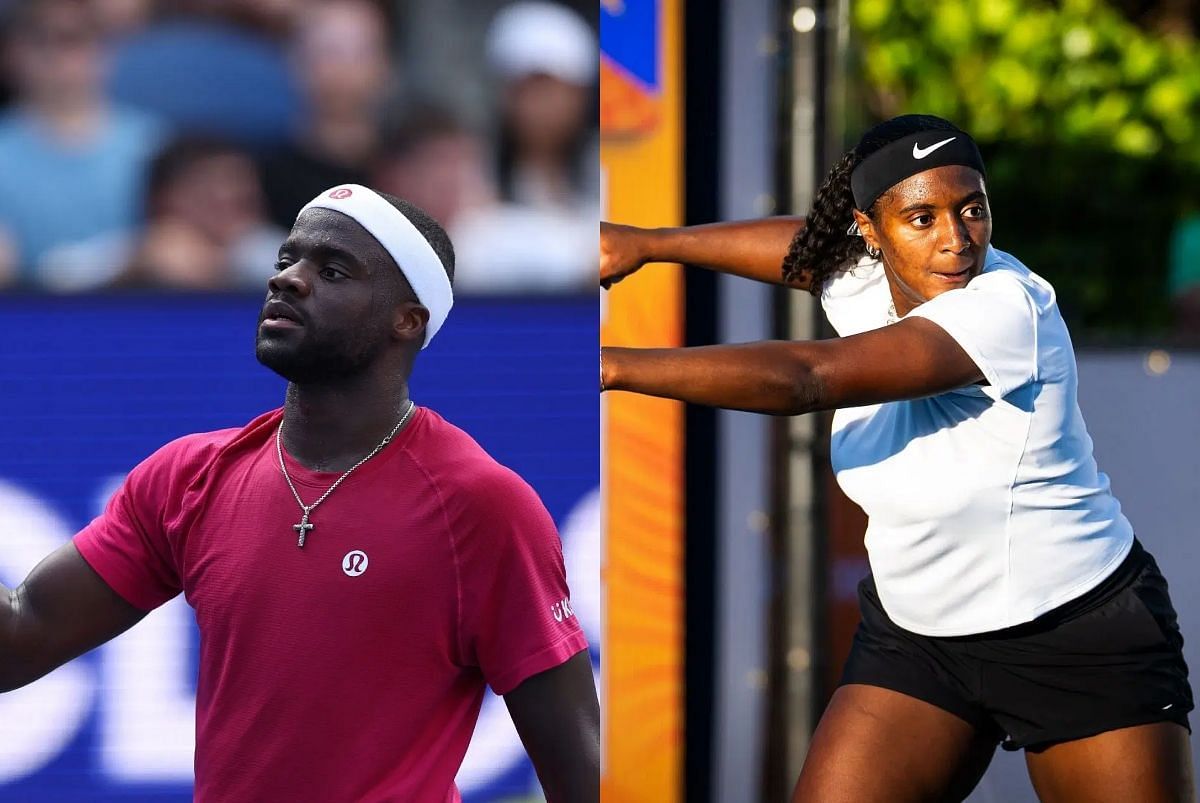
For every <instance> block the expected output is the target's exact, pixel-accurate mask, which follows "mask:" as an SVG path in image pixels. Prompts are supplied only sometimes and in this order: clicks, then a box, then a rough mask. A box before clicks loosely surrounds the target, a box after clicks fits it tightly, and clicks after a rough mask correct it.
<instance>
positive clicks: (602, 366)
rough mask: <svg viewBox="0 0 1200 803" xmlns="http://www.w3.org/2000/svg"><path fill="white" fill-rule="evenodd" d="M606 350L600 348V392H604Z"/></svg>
mask: <svg viewBox="0 0 1200 803" xmlns="http://www.w3.org/2000/svg"><path fill="white" fill-rule="evenodd" d="M604 389H605V388H604V348H603V347H601V348H600V392H601V393H603V392H604Z"/></svg>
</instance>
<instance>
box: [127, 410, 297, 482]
mask: <svg viewBox="0 0 1200 803" xmlns="http://www.w3.org/2000/svg"><path fill="white" fill-rule="evenodd" d="M278 421H279V411H278V410H272V411H270V412H267V413H263V414H262V415H260V416H258V417H257V418H255V419H254V420H253V421H251V422H250V423H248V424H246V425H245V426H241V427H228V428H226V429H216V430H211V431H208V432H193V433H191V434H188V435H183V436H182V437H179V438H176V439H174V440H172V441H169V442H167V443H166V444H164V445H163V446H161V447H159V448H158V449H157V450H156V451H155V452H154V453H153V454H151V455H150V456H149V457H147V458H146V459H145V460H144V461H143V462H142V463H141V465H139V466H138V470H141V471H146V472H150V473H153V474H155V475H158V476H159V477H161V478H164V479H165V478H166V477H165V476H164V475H170V476H179V475H184V476H185V477H192V476H195V475H197V474H198V473H200V472H202V471H204V470H205V469H207V468H208V467H209V466H211V465H212V464H213V463H214V462H215V461H216V459H217V458H218V457H219V456H220V455H221V454H224V453H225V452H226V451H227V450H228V449H229V448H230V447H231V446H233V445H235V444H238V443H241V442H245V441H255V442H257V441H260V440H261V439H262V438H263V437H265V433H266V432H267V430H270V429H272V427H273V426H274V425H276V424H278Z"/></svg>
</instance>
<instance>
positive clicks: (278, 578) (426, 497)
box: [75, 408, 587, 803]
mask: <svg viewBox="0 0 1200 803" xmlns="http://www.w3.org/2000/svg"><path fill="white" fill-rule="evenodd" d="M281 415H282V413H281V411H280V410H275V411H272V412H270V413H267V414H265V415H262V416H260V417H259V418H257V419H255V420H254V421H252V422H250V423H249V424H248V425H247V426H246V427H245V428H243V429H240V430H237V429H229V430H222V431H219V432H210V433H203V434H198V435H190V436H187V437H185V438H180V439H179V440H177V441H174V442H172V443H169V444H167V445H166V446H164V447H163V448H162V449H160V450H158V451H157V452H155V453H154V454H153V455H152V456H150V457H149V458H148V459H147V460H145V461H144V462H143V463H141V464H140V465H139V466H137V468H135V469H134V470H133V471H132V472H131V473H130V475H129V477H128V478H127V479H126V480H125V484H124V485H123V486H122V487H121V489H120V490H119V491H118V492H117V493H116V495H115V496H114V497H113V499H112V500H111V501H110V502H109V504H108V507H107V509H106V510H105V511H104V514H103V515H102V516H100V517H99V518H97V519H96V520H95V521H93V522H92V523H91V524H90V525H88V527H87V528H86V529H84V530H83V531H82V532H80V533H79V534H78V535H77V536H76V537H75V544H76V546H77V547H78V549H79V551H80V553H81V554H82V555H83V557H84V559H85V560H87V562H88V563H89V564H90V565H91V566H92V567H93V568H94V569H95V570H96V571H97V572H98V573H99V574H100V576H101V577H103V578H104V580H105V581H106V582H107V583H108V584H109V585H110V586H112V587H113V589H114V590H115V591H116V592H117V593H118V594H120V595H121V596H122V597H124V598H125V599H126V600H128V601H129V602H130V603H131V604H133V605H135V606H136V607H138V608H142V609H145V610H149V609H151V608H154V607H156V606H158V605H161V604H163V603H164V602H166V601H167V600H169V599H170V598H172V597H173V596H175V595H176V594H178V593H179V592H180V591H181V590H182V591H183V593H184V595H185V596H186V598H187V600H188V602H189V603H190V604H191V605H192V607H193V608H194V609H195V611H196V621H197V622H198V624H199V627H200V674H199V679H198V686H197V695H196V791H195V798H196V800H197V801H201V803H212V802H215V801H222V802H223V801H241V800H297V801H299V800H321V801H351V800H353V801H364V802H365V801H405V802H406V803H409V802H411V803H425V801H429V803H445V802H446V801H457V800H459V795H458V791H457V789H456V788H455V786H454V775H455V773H456V772H457V770H458V768H459V765H460V764H461V763H462V758H463V755H464V753H465V752H466V749H467V744H468V742H469V741H470V738H471V732H472V731H473V730H474V727H475V720H476V718H477V716H478V714H479V708H480V705H481V704H482V702H483V693H484V686H485V684H487V685H490V686H491V687H492V689H493V691H495V692H496V693H497V694H505V693H507V692H509V691H511V690H512V689H514V688H515V687H516V686H518V685H519V684H520V683H521V682H522V681H523V680H525V679H526V678H528V677H530V676H531V675H534V674H537V673H538V672H542V671H545V670H547V669H550V668H552V667H555V666H558V665H559V664H561V663H562V662H564V661H566V660H567V659H568V658H570V657H571V656H573V655H575V654H576V653H578V652H579V651H581V650H583V649H585V648H586V647H587V642H586V640H585V638H584V635H583V632H582V630H581V629H580V626H579V623H578V620H577V619H576V618H575V617H574V616H573V615H571V612H570V610H571V609H570V604H569V603H567V604H564V600H566V599H567V598H568V596H569V594H568V591H567V582H566V575H565V571H564V568H563V558H562V547H561V543H560V541H559V538H558V534H557V532H556V530H555V528H554V523H553V521H552V520H551V518H550V516H549V514H548V513H547V512H546V509H545V507H543V505H542V503H541V501H540V500H539V499H538V497H537V495H536V494H535V493H534V491H533V490H532V489H531V488H530V487H529V486H528V485H527V484H526V483H525V482H524V481H523V480H521V478H520V477H518V476H517V475H516V474H514V473H513V472H512V471H510V470H509V469H507V468H505V467H503V466H501V465H499V464H498V463H496V462H495V461H494V460H492V459H491V457H489V456H488V455H487V454H486V453H485V452H484V451H483V449H482V448H480V446H479V445H478V444H476V443H475V441H474V440H472V439H471V438H470V436H468V435H467V434H466V433H464V432H463V431H462V430H460V429H458V428H457V427H454V426H453V425H451V424H449V423H447V422H446V421H445V420H443V419H442V418H441V417H440V416H438V415H437V414H436V413H434V412H433V411H431V410H428V409H425V408H419V409H417V410H416V411H415V413H414V415H413V418H412V420H411V422H410V423H409V425H408V426H407V427H406V428H405V429H404V430H403V431H402V432H401V433H400V434H399V435H398V436H397V437H396V439H395V440H394V441H393V442H392V443H391V444H389V445H388V446H387V447H386V448H385V449H384V450H383V451H382V452H380V453H379V454H378V455H376V456H375V457H374V458H372V459H371V460H370V461H368V462H367V463H365V464H364V465H363V466H361V467H360V468H359V469H358V470H357V471H355V472H354V473H353V474H352V475H351V476H350V477H349V478H348V479H347V480H346V481H345V482H344V483H343V484H342V485H341V486H339V487H338V488H337V490H335V491H334V492H333V493H332V494H331V495H330V496H329V498H328V499H326V500H325V501H324V502H323V503H322V504H321V505H320V506H319V507H318V508H317V509H316V510H315V511H314V512H313V515H312V519H311V521H312V523H313V524H315V525H316V526H315V529H313V530H311V531H309V533H308V540H307V542H306V544H305V546H304V548H303V549H299V548H297V546H296V536H297V533H296V531H295V530H293V529H292V525H294V524H298V523H299V521H300V507H299V505H297V504H296V500H295V499H294V498H293V497H292V493H291V491H290V490H288V487H287V484H286V482H285V481H284V478H283V475H282V473H281V472H280V470H279V462H278V457H277V456H276V452H275V431H276V429H277V428H278V426H279V421H280V418H281ZM285 459H286V460H287V461H288V464H287V465H288V472H289V473H290V474H291V476H292V478H293V481H294V482H295V483H296V488H297V490H298V491H299V492H300V496H301V498H302V499H304V502H305V503H306V504H311V503H312V502H313V501H314V500H316V499H317V498H318V497H319V496H320V495H321V494H322V493H324V491H325V490H326V489H327V488H328V487H329V486H330V485H331V484H332V483H333V481H334V480H335V479H337V477H338V476H339V474H328V473H319V472H313V471H309V470H307V469H305V468H304V467H302V466H301V465H299V464H298V463H296V462H295V461H294V460H292V459H291V458H290V457H288V456H287V455H286V453H285Z"/></svg>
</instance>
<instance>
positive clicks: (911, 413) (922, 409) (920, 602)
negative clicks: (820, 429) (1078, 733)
mask: <svg viewBox="0 0 1200 803" xmlns="http://www.w3.org/2000/svg"><path fill="white" fill-rule="evenodd" d="M821 301H822V305H823V306H824V308H825V313H826V315H827V316H828V317H829V320H830V322H831V323H832V324H833V326H834V328H835V329H836V330H837V332H838V334H839V335H841V336H843V337H845V336H849V335H853V334H858V333H860V332H864V331H868V330H871V329H877V328H879V327H881V326H884V325H885V324H886V323H887V314H888V308H889V305H890V303H891V296H890V295H889V293H888V285H887V279H886V278H885V276H884V272H883V267H882V265H881V264H880V263H879V262H878V261H875V260H871V259H869V258H863V259H862V260H861V261H860V262H859V263H858V264H857V265H855V266H854V267H852V268H851V269H849V270H847V271H845V272H843V273H840V274H838V275H836V276H835V277H834V278H832V279H831V280H830V281H829V282H827V283H826V286H825V288H824V291H823V292H822V296H821ZM909 315H913V316H920V317H922V318H927V319H929V320H931V321H933V322H934V323H936V324H937V325H938V326H940V327H942V328H943V329H944V330H946V332H947V333H948V334H949V335H950V336H951V337H953V338H954V339H955V340H956V341H957V342H958V344H959V345H960V346H961V347H962V349H963V350H964V351H965V352H966V353H967V354H968V355H969V356H970V357H971V359H973V360H974V361H975V364H976V365H978V366H979V369H980V371H982V373H983V375H984V377H986V379H987V384H985V385H973V386H970V387H965V388H960V389H958V390H954V391H950V392H948V393H942V394H939V395H937V396H930V397H927V398H924V399H915V400H911V401H896V402H888V403H886V404H873V405H868V406H864V407H852V408H845V409H840V410H838V411H837V412H836V413H835V414H834V417H833V436H832V442H831V447H832V462H833V469H834V472H835V473H836V475H837V480H838V484H839V485H841V487H842V489H843V490H844V491H845V492H846V494H847V495H848V496H849V497H850V498H851V499H853V500H854V501H855V502H857V503H858V504H859V505H860V506H861V507H862V508H863V510H864V511H866V513H867V516H868V518H869V524H868V526H867V535H866V545H867V552H868V554H869V556H870V562H871V571H872V573H873V574H874V576H875V583H876V587H877V588H878V591H879V598H880V601H881V602H882V603H883V607H884V610H885V611H887V614H888V616H889V617H891V619H892V620H893V621H895V622H896V624H898V625H900V626H901V627H903V628H905V629H907V630H910V631H913V632H915V633H921V634H924V635H930V636H958V635H966V634H970V633H983V632H988V631H992V630H999V629H1001V628H1005V627H1011V626H1013V625H1018V624H1021V623H1023V622H1028V621H1030V620H1032V619H1034V618H1035V617H1037V616H1039V615H1040V614H1042V613H1045V612H1047V611H1049V610H1052V609H1053V608H1056V607H1058V606H1059V605H1062V604H1063V603H1065V602H1068V601H1070V600H1072V599H1074V598H1076V597H1079V596H1080V595H1082V594H1084V593H1085V592H1087V591H1089V590H1090V589H1092V588H1093V587H1095V586H1096V585H1097V584H1099V583H1100V582H1101V581H1102V580H1103V579H1104V578H1105V577H1107V576H1108V575H1109V574H1110V573H1111V572H1112V571H1113V570H1114V569H1115V568H1116V567H1117V565H1118V564H1119V563H1120V562H1121V560H1122V559H1123V558H1124V557H1125V556H1126V555H1127V554H1128V552H1129V549H1130V547H1131V545H1132V543H1133V529H1132V527H1131V526H1130V524H1129V521H1128V520H1127V519H1126V518H1125V516H1124V515H1123V514H1122V513H1121V506H1120V503H1118V502H1117V500H1116V499H1115V498H1114V497H1113V495H1112V494H1111V493H1110V492H1109V482H1108V477H1107V476H1105V475H1104V474H1103V473H1101V472H1100V471H1098V470H1097V468H1096V461H1095V459H1094V458H1093V456H1092V439H1091V437H1089V436H1088V433H1087V429H1086V428H1085V426H1084V423H1083V417H1082V415H1081V414H1080V411H1079V405H1078V403H1077V400H1076V399H1077V396H1076V392H1077V387H1078V377H1077V374H1076V368H1075V354H1074V350H1073V349H1072V346H1071V338H1070V335H1069V334H1068V333H1067V327H1066V324H1065V323H1064V322H1063V319H1062V315H1061V314H1060V313H1059V310H1058V304H1057V303H1056V301H1055V297H1054V290H1053V288H1052V287H1051V286H1050V285H1049V284H1048V283H1047V282H1046V281H1045V280H1044V279H1042V278H1041V277H1039V276H1037V275H1036V274H1034V273H1033V272H1031V271H1030V270H1029V269H1028V268H1026V267H1025V266H1024V265H1022V264H1021V263H1020V262H1019V261H1017V260H1016V259H1015V258H1014V257H1012V256H1010V255H1008V254H1006V253H1004V252H1002V251H998V250H996V249H994V248H991V247H989V248H988V253H987V257H986V260H985V264H984V269H983V272H982V273H981V274H980V275H979V276H977V277H975V278H974V279H972V280H971V282H970V283H969V284H968V285H967V286H966V287H963V288H959V289H954V290H948V291H946V292H945V293H942V294H941V295H938V296H936V297H934V298H933V299H931V300H929V301H927V302H925V303H924V304H922V305H920V306H919V307H917V308H916V309H914V310H913V311H912V312H910V313H909Z"/></svg>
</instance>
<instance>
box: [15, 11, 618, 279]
mask: <svg viewBox="0 0 1200 803" xmlns="http://www.w3.org/2000/svg"><path fill="white" fill-rule="evenodd" d="M592 8H593V4H584V3H571V2H566V1H565V0H560V2H547V1H544V0H517V2H497V1H495V0H474V1H472V0H456V1H455V2H444V3H443V2H439V3H427V2H420V0H0V26H2V28H0V35H2V37H3V51H2V52H3V54H4V58H3V61H2V62H0V64H2V68H0V104H2V108H0V287H19V288H29V289H42V290H49V291H55V292H80V291H90V290H95V289H101V288H118V287H120V288H134V287H136V288H167V289H177V290H197V291H208V290H225V289H236V288H253V289H256V290H261V289H262V288H263V286H264V282H265V280H266V278H267V277H268V276H269V275H270V273H271V271H272V266H273V265H274V262H275V258H276V252H277V250H278V247H279V244H280V243H281V242H282V240H283V238H284V237H285V236H286V232H287V229H288V228H289V227H290V226H291V224H292V222H293V221H294V219H295V217H296V214H297V212H298V211H299V209H300V207H302V206H303V205H304V204H305V203H306V202H308V201H309V200H310V199H311V198H313V197H314V196H315V195H317V194H318V193H319V192H320V191H321V190H323V189H325V188H327V187H329V186H332V185H334V184H340V183H345V182H355V183H361V184H366V185H368V186H371V187H374V188H376V189H378V190H381V191H383V192H388V193H392V194H394V195H398V196H401V197H403V198H407V199H409V200H410V201H412V202H414V203H416V204H417V205H418V206H421V207H422V208H424V209H426V210H427V211H428V212H429V213H430V214H432V215H433V216H434V217H435V218H437V219H438V220H439V221H440V222H441V223H442V224H443V225H444V226H445V227H446V229H447V231H449V232H450V235H451V239H452V240H453V242H454V245H455V249H456V252H457V262H458V264H457V269H456V281H455V284H456V288H457V289H458V290H459V291H460V292H466V293H501V294H507V293H519V294H526V293H559V292H577V291H582V290H585V289H588V290H590V289H593V288H594V284H595V282H594V277H595V268H596V264H595V260H596V253H597V248H596V237H597V220H598V219H599V206H600V176H599V159H598V155H597V148H598V133H597V119H596V118H597V110H596V107H597V92H596V81H597V74H598V47H597V36H596V32H595V27H594V19H588V18H587V17H585V16H584V15H583V14H581V13H580V12H581V11H587V10H588V9H592ZM587 13H591V14H593V15H594V13H595V12H594V11H587Z"/></svg>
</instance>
